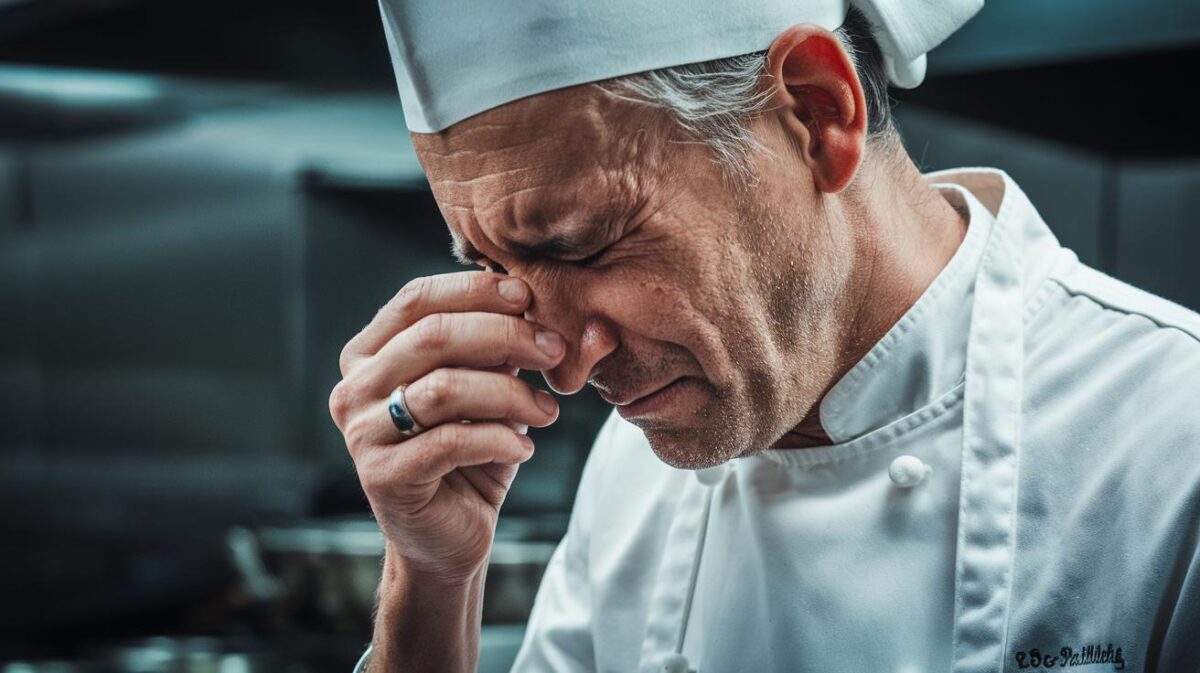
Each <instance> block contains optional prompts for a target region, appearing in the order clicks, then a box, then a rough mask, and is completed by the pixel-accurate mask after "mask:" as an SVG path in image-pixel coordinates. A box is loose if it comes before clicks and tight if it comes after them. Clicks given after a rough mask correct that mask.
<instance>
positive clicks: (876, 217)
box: [772, 157, 967, 448]
mask: <svg viewBox="0 0 1200 673" xmlns="http://www.w3.org/2000/svg"><path fill="white" fill-rule="evenodd" d="M885 164H886V165H885ZM864 173H866V174H865V175H864ZM856 182H858V183H859V184H865V185H873V187H872V189H871V190H870V191H869V192H868V191H865V190H863V191H860V192H858V193H851V194H847V196H846V199H845V200H846V207H845V212H846V216H847V217H846V220H847V224H848V226H854V227H856V229H857V231H858V246H857V250H856V252H855V254H856V255H857V257H858V262H857V264H856V270H855V274H854V276H855V278H856V280H855V281H854V282H853V283H852V285H851V288H852V291H851V299H850V301H849V303H848V304H847V307H846V311H845V313H844V314H843V317H842V321H843V324H845V325H847V326H848V327H847V328H846V329H844V330H843V331H842V335H843V338H842V348H841V357H840V358H839V362H838V366H837V369H836V374H835V375H834V376H833V377H832V378H831V379H830V381H829V382H828V385H827V386H826V387H825V390H824V391H823V393H822V395H821V398H820V399H819V400H818V401H817V403H816V404H814V405H813V406H812V408H811V409H810V410H809V411H808V413H807V414H806V415H805V416H804V419H803V420H802V421H801V422H800V423H799V424H798V425H796V426H795V427H794V428H792V429H791V430H790V431H788V432H787V433H786V434H785V435H784V436H783V437H781V438H780V439H779V441H777V442H776V443H775V444H774V445H773V446H772V448H810V447H814V446H826V445H829V444H831V443H832V442H831V441H830V439H829V436H828V435H827V434H826V433H825V430H824V427H823V426H822V425H821V418H820V407H821V400H823V399H824V396H825V395H826V394H828V392H829V390H830V389H831V388H832V387H833V386H834V384H835V383H837V382H838V381H839V380H841V378H842V377H843V376H845V375H846V373H847V372H849V371H850V369H851V368H853V367H854V365H855V364H856V363H858V361H859V360H861V359H862V358H863V356H865V355H866V354H867V352H868V351H869V350H871V348H872V347H873V346H874V345H875V344H876V343H877V342H878V341H879V340H880V339H881V338H883V335H885V334H886V333H887V332H888V330H890V329H891V328H892V326H893V325H895V324H896V322H897V321H898V320H899V319H900V317H901V316H903V315H904V313H905V312H907V311H908V310H909V309H910V308H912V305H913V304H915V303H916V301H917V299H918V298H919V297H920V296H921V294H923V293H924V292H925V290H926V289H927V288H928V287H929V285H930V284H931V283H932V282H933V279H934V278H936V277H937V275H938V273H940V272H941V270H942V269H943V268H945V266H946V264H947V263H948V262H949V261H950V258H951V257H953V256H954V252H955V250H957V249H958V246H959V244H961V243H962V240H963V236H964V235H965V234H966V226H967V222H966V218H965V217H964V216H963V215H962V214H960V213H959V212H958V211H957V210H955V209H954V207H953V206H951V205H950V203H949V202H947V201H946V199H945V198H943V197H942V195H941V194H940V193H939V192H938V190H937V189H934V188H932V187H930V186H929V185H928V184H927V183H926V182H925V180H924V178H922V176H921V174H920V172H919V171H918V170H917V168H916V166H914V165H913V163H912V162H911V161H910V160H908V159H907V157H905V160H904V167H903V170H902V171H901V172H900V174H899V175H897V174H896V173H895V167H894V162H880V161H872V162H867V163H864V165H863V167H862V169H861V170H860V174H859V178H858V179H857V180H856ZM874 185H878V187H877V188H876V187H874Z"/></svg>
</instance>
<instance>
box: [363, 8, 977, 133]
mask: <svg viewBox="0 0 1200 673" xmlns="http://www.w3.org/2000/svg"><path fill="white" fill-rule="evenodd" d="M850 5H853V6H855V7H857V8H858V9H859V10H861V11H862V13H863V14H864V15H865V16H866V17H867V18H868V19H869V20H870V22H871V23H872V25H873V26H875V39H876V41H877V42H878V43H879V47H880V49H881V51H882V52H883V58H884V65H885V68H886V70H887V75H888V79H890V80H891V82H892V84H895V85H896V86H899V87H903V88H912V87H915V86H917V85H918V84H920V83H921V80H923V79H924V78H925V53H926V52H928V51H929V50H930V49H932V48H933V47H935V46H937V45H938V44H939V43H941V42H942V40H944V39H946V37H947V36H949V35H950V33H952V32H954V31H955V30H956V29H958V27H959V26H961V25H962V24H964V23H966V21H967V19H970V18H971V17H972V16H973V15H974V14H975V12H977V11H979V8H980V7H982V6H983V0H740V1H739V0H379V6H380V11H381V12H382V14H383V26H384V32H385V33H386V35H387V42H388V47H389V49H391V52H392V65H393V67H394V68H395V70H396V82H397V85H398V86H399V89H400V101H401V103H402V105H403V106H404V116H405V119H406V120H407V122H408V128H409V130H410V131H414V132H417V133H431V132H434V131H440V130H442V129H444V128H446V127H448V126H450V125H452V124H454V123H455V122H458V121H461V120H463V119H466V118H467V117H470V116H472V115H474V114H478V113H480V112H483V111H484V110H488V109H491V108H493V107H497V106H499V105H503V104H505V103H508V102H510V101H514V100H517V99H519V98H524V97H526V96H532V95H534V94H538V93H542V92H545V91H551V90H553V89H560V88H563V87H568V86H573V85H576V84H583V83H586V82H596V81H599V80H604V79H609V78H611V77H618V76H621V75H629V74H632V73H637V72H643V71H646V70H655V69H658V68H666V67H670V66H676V65H683V64H687V63H698V62H701V61H709V60H713V59H718V58H726V57H729V56H738V55H741V54H748V53H751V52H756V51H762V50H765V49H766V48H767V47H769V46H770V45H771V41H772V40H773V39H774V38H775V37H776V36H777V35H778V34H779V33H781V32H783V31H784V30H785V29H786V28H788V27H790V26H792V25H795V24H798V23H813V24H816V25H818V26H821V27H823V28H826V29H828V30H834V29H836V28H837V27H838V26H841V25H842V22H843V21H844V20H845V18H846V12H847V11H848V10H849V7H850Z"/></svg>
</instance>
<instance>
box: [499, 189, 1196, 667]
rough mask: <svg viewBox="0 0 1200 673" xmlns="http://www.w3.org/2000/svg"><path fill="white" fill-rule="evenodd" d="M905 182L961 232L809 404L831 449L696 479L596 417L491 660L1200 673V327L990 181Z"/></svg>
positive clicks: (626, 427)
mask: <svg viewBox="0 0 1200 673" xmlns="http://www.w3.org/2000/svg"><path fill="white" fill-rule="evenodd" d="M926 178H927V180H928V181H929V182H930V183H933V184H935V185H936V186H937V187H938V189H939V190H940V191H941V192H942V194H943V195H944V196H945V197H946V198H947V199H948V200H950V201H951V202H952V203H957V204H958V205H960V206H961V205H964V204H965V206H966V207H967V208H968V209H969V215H970V216H969V225H968V228H967V234H966V236H965V238H964V240H963V242H962V244H961V245H960V246H959V249H958V250H957V251H956V253H955V255H954V256H953V258H952V259H951V260H950V262H949V263H948V264H947V266H946V267H945V269H944V270H943V271H942V272H941V273H940V274H939V275H938V276H937V278H936V279H935V280H934V281H933V283H932V284H931V285H930V287H929V288H928V289H927V290H926V291H925V292H924V294H923V295H922V296H921V297H920V298H919V299H918V301H917V302H916V303H915V304H914V305H913V307H912V308H911V309H910V310H909V311H908V312H907V313H906V314H905V315H904V316H903V317H902V318H901V319H900V320H899V321H898V322H897V323H896V325H895V326H893V327H892V329H891V330H889V331H888V333H887V334H886V335H885V336H884V337H883V338H882V339H881V340H880V341H879V342H878V343H877V344H876V345H875V346H874V347H873V348H872V349H871V351H870V352H869V353H868V354H867V355H866V356H865V357H864V358H863V359H862V361H860V362H859V363H858V364H857V365H856V366H855V367H854V368H853V369H851V370H850V372H848V373H847V374H846V375H845V376H844V377H843V378H842V379H841V380H840V381H838V382H837V384H836V385H835V386H834V387H833V388H832V389H831V390H830V392H829V394H828V395H827V396H826V397H825V398H824V399H823V400H822V402H821V408H820V412H821V413H820V418H821V422H822V425H823V426H824V429H825V431H826V432H827V433H828V435H829V436H830V438H831V439H832V440H833V442H834V444H833V445H832V446H828V447H820V448H808V449H792V450H765V451H762V452H759V453H756V454H754V455H751V456H747V457H744V458H738V459H734V460H732V461H730V462H729V463H726V464H725V465H724V466H721V467H720V468H715V469H710V470H705V471H701V472H699V473H693V472H691V471H687V470H679V469H675V468H672V467H670V466H668V465H666V464H664V463H663V462H661V461H660V460H659V459H658V458H657V457H656V456H655V455H654V453H653V452H652V451H651V449H650V447H649V445H648V444H647V442H646V439H645V437H644V436H643V435H642V433H641V431H640V430H638V429H637V428H636V427H635V426H633V425H631V424H629V423H627V422H625V421H624V420H623V419H621V418H620V417H619V416H618V415H616V414H613V415H612V416H611V417H610V418H609V420H608V422H607V423H606V424H605V426H604V427H603V428H602V430H601V431H600V434H599V436H598V438H597V440H596V443H595V446H594V448H593V450H592V453H591V455H590V457H589V459H588V463H587V466H586V468H585V470H584V475H583V479H582V481H581V484H580V487H579V491H578V494H577V496H576V503H575V508H574V511H573V513H572V516H571V521H570V525H569V528H568V532H567V534H566V536H565V537H564V539H563V540H562V542H561V544H560V545H559V547H558V549H557V551H556V552H555V554H554V556H553V558H552V560H551V562H550V565H549V566H548V568H547V570H546V574H545V576H544V578H543V581H542V585H541V588H540V589H539V592H538V596H537V600H536V603H535V606H534V609H533V614H532V617H531V619H530V622H529V626H528V630H527V632H526V636H525V641H524V643H523V645H522V647H521V651H520V653H519V654H518V657H517V661H516V664H515V666H514V669H513V670H514V671H516V672H518V673H535V672H539V673H540V672H543V671H605V672H609V671H611V672H613V673H618V672H619V673H626V672H630V671H643V672H649V671H659V670H663V663H664V661H665V659H664V658H665V657H667V656H669V655H670V654H671V653H673V652H675V651H676V650H677V649H681V650H682V654H683V655H684V656H685V657H686V659H687V664H688V666H690V668H691V669H693V670H698V671H700V672H701V673H725V672H734V671H754V672H755V673H761V672H770V671H774V672H779V673H801V672H813V673H818V672H820V673H829V672H841V671H847V672H856V673H884V672H892V671H895V672H905V673H907V672H913V673H917V672H928V671H952V672H954V673H983V672H992V673H999V672H1001V671H1025V670H1028V671H1048V670H1051V669H1062V670H1069V671H1078V672H1080V673H1094V672H1098V671H1109V670H1127V671H1135V672H1138V673H1141V672H1143V671H1164V672H1170V673H1174V672H1176V671H1179V672H1184V671H1189V672H1194V671H1200V554H1198V551H1197V550H1198V549H1200V542H1198V540H1200V316H1197V315H1196V314H1194V313H1191V312H1189V311H1187V310H1185V309H1183V308H1181V307H1179V306H1177V305H1174V304H1171V303H1170V302H1167V301H1165V300H1163V299H1160V298H1158V297H1155V296H1152V295H1150V294H1148V293H1145V292H1142V291H1139V290H1136V289H1134V288H1132V287H1130V286H1128V285H1125V284H1123V283H1120V282H1118V281H1116V280H1114V279H1112V278H1110V277H1108V276H1105V275H1103V274H1101V273H1099V272H1097V271H1095V270H1093V269H1091V268H1088V267H1087V266H1085V265H1083V264H1082V263H1080V262H1079V261H1078V259H1077V258H1076V256H1075V255H1074V254H1073V253H1072V252H1071V251H1070V250H1068V249H1065V248H1063V247H1062V246H1061V245H1060V244H1059V243H1058V241H1057V240H1056V239H1055V238H1054V236H1053V235H1052V234H1051V232H1050V230H1049V229H1048V228H1047V226H1046V224H1045V223H1044V222H1043V221H1042V219H1041V217H1040V216H1039V215H1038V214H1037V212H1036V211H1035V210H1034V208H1033V206H1032V205H1031V204H1030V202H1029V200H1028V199H1027V197H1026V196H1025V194H1024V193H1023V192H1022V191H1021V190H1020V188H1019V187H1018V186H1017V185H1016V184H1015V183H1014V182H1013V181H1012V179H1011V178H1010V177H1009V176H1008V175H1007V174H1005V173H1004V172H1002V171H998V170H994V169H986V168H979V169H958V170H953V171H940V172H935V173H930V174H927V176H926ZM901 456H911V457H915V458H916V459H918V460H919V461H921V462H923V463H924V464H925V465H927V466H928V467H929V468H930V471H929V473H928V475H927V476H926V477H925V478H924V479H923V480H922V481H921V482H920V483H918V484H917V485H915V486H911V487H909V488H903V487H901V486H900V485H899V484H898V483H896V481H894V480H893V479H891V478H890V477H889V471H888V468H889V466H890V465H891V464H892V462H893V461H894V460H895V459H897V458H899V457H901ZM698 477H700V478H698ZM693 577H694V578H695V579H694V580H693ZM693 582H694V585H693ZM685 609H686V611H687V626H686V629H683V628H682V626H683V623H684V612H685ZM681 631H683V633H682V647H681V648H680V638H681Z"/></svg>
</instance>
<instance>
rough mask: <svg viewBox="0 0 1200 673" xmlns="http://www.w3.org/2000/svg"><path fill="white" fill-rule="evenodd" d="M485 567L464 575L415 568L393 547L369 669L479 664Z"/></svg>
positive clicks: (467, 668)
mask: <svg viewBox="0 0 1200 673" xmlns="http://www.w3.org/2000/svg"><path fill="white" fill-rule="evenodd" d="M485 571H486V568H481V569H480V570H479V571H477V572H476V573H475V574H473V575H468V576H465V577H463V578H462V579H461V580H447V579H446V578H443V577H434V576H430V575H427V574H423V573H421V572H419V571H416V570H414V569H413V568H412V567H411V566H409V565H408V564H406V563H405V562H404V561H403V559H402V557H401V556H400V555H398V554H395V553H394V550H393V549H391V548H389V549H388V553H387V555H386V556H385V561H384V572H383V579H382V581H381V582H380V585H379V606H378V611H377V613H376V618H375V637H374V639H373V642H372V644H371V647H370V648H369V650H368V653H369V657H368V656H367V655H366V654H364V658H369V662H365V663H366V666H365V667H364V670H405V671H425V670H429V671H439V672H444V673H452V672H455V671H463V673H468V672H471V671H474V670H475V667H476V663H477V660H478V657H479V631H480V622H481V619H482V614H483V582H484V577H485Z"/></svg>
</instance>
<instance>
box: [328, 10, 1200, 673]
mask: <svg viewBox="0 0 1200 673" xmlns="http://www.w3.org/2000/svg"><path fill="white" fill-rule="evenodd" d="M381 7H382V15H383V21H384V27H385V32H386V35H387V38H388V41H389V44H390V46H391V50H392V55H393V61H394V66H395V69H396V73H397V78H398V82H399V89H400V98H401V102H402V104H403V107H404V111H405V117H406V119H407V123H408V125H409V129H410V130H411V131H412V138H413V143H414V146H415V149H416V151H417V155H418V157H419V158H420V160H421V162H422V165H423V167H424V169H425V171H426V174H427V175H428V177H429V181H430V185H431V188H432V190H433V194H434V196H435V197H436V199H437V202H438V204H439V206H440V208H441V211H442V213H443V215H444V216H445V220H446V224H447V227H448V228H449V231H450V235H451V238H452V240H453V243H454V250H455V253H456V255H457V256H458V257H459V258H460V259H461V260H462V261H463V262H465V263H468V264H477V265H479V266H481V267H483V270H478V271H464V272H461V273H453V274H447V275H444V276H435V277H429V278H422V279H417V280H414V281H413V282H411V283H409V284H408V285H407V286H405V288H404V289H402V290H401V291H400V292H399V293H398V294H397V295H396V296H395V297H394V298H393V299H392V300H391V301H389V302H388V304H387V305H386V306H384V307H383V308H382V309H381V310H380V311H379V313H378V314H377V315H376V316H375V318H374V319H373V320H372V321H371V322H370V324H368V325H367V326H366V327H365V328H364V329H363V330H362V331H361V332H360V333H359V334H357V335H356V336H355V337H354V338H353V339H351V340H350V342H349V343H347V344H346V347H345V349H344V350H343V352H342V356H341V362H340V366H341V371H342V375H343V378H342V381H341V382H340V383H339V384H338V385H337V386H336V387H335V388H334V390H333V391H332V394H331V396H330V410H331V413H332V415H333V418H334V420H335V422H336V423H337V425H338V427H339V429H341V431H342V432H343V434H344V436H345V439H346V444H347V448H348V449H349V451H350V454H351V456H352V458H353V460H354V463H355V466H356V469H357V471H358V475H359V478H360V480H361V482H362V485H363V488H364V491H365V493H366V494H367V497H368V499H369V501H370V504H371V507H372V509H373V511H374V513H375V515H376V518H377V519H378V521H379V524H380V527H381V529H382V531H383V534H384V536H385V538H386V540H387V552H386V561H385V565H384V573H383V579H382V582H381V584H380V587H379V607H378V613H377V618H376V624H375V636H374V640H373V643H372V646H371V648H370V649H369V650H368V651H367V653H366V654H365V655H364V657H363V659H362V661H361V662H360V664H359V668H360V669H361V670H369V671H371V672H372V673H381V672H384V671H439V672H442V673H444V672H447V671H472V670H474V669H475V666H476V664H477V660H478V647H479V637H480V605H481V600H482V589H483V578H484V571H485V568H486V563H487V556H488V553H489V551H490V548H491V541H492V535H493V532H494V527H495V523H496V517H497V515H498V512H499V509H500V506H501V503H502V502H503V499H504V495H505V493H506V492H507V489H508V487H509V485H510V484H511V483H512V480H513V479H514V478H515V476H516V472H517V465H518V464H519V463H521V462H523V461H525V460H527V459H528V458H529V457H530V456H531V455H532V453H533V451H534V450H535V448H534V446H533V444H532V442H531V441H530V440H529V438H528V437H527V436H526V435H525V431H526V429H527V428H528V427H529V426H544V425H548V424H550V423H552V422H554V420H555V419H556V417H557V414H558V405H557V401H556V400H555V398H554V397H553V396H552V395H551V394H549V393H547V392H546V391H542V390H537V389H535V387H533V386H530V385H528V384H526V383H524V382H523V381H522V380H521V379H519V378H517V377H516V376H515V375H514V374H515V373H516V372H517V371H518V370H519V369H532V370H538V371H541V372H543V374H544V376H545V379H546V382H547V383H548V385H549V386H550V387H551V388H552V389H554V390H555V391H557V392H559V393H564V394H565V393H572V392H575V391H577V390H579V389H580V388H582V387H583V386H584V385H592V386H594V387H595V388H596V389H597V390H598V391H599V393H600V394H601V395H602V396H603V397H604V398H605V399H606V400H608V401H609V402H611V403H612V404H613V405H614V406H615V412H614V414H613V415H612V416H611V417H610V418H609V420H608V422H607V423H606V424H605V425H604V427H603V429H602V430H601V432H600V434H599V436H598V438H597V439H596V442H595V445H594V447H593V450H592V452H591V454H590V457H589V459H588V463H587V466H586V469H585V471H584V475H583V479H582V482H581V485H580V487H579V491H578V495H577V499H576V503H575V507H574V511H573V513H572V516H571V519H570V524H569V528H568V531H567V533H566V536H565V537H564V539H563V540H562V542H561V544H560V545H559V547H558V549H557V551H556V553H555V554H554V556H553V558H552V560H551V562H550V564H549V567H548V569H547V570H546V574H545V576H544V579H543V580H542V586H541V589H540V591H539V593H538V597H537V602H536V605H535V607H534V610H533V614H532V617H531V619H530V621H529V624H528V629H527V631H526V636H525V641H524V644H523V646H522V648H521V650H520V653H519V655H518V657H517V661H516V664H515V669H514V670H516V671H522V672H529V673H532V672H541V671H612V672H627V671H642V672H646V673H649V672H651V671H669V672H677V673H683V672H685V671H701V672H711V673H724V672H732V671H755V672H764V671H774V672H780V673H785V672H786V673H794V672H798V671H813V672H817V671H820V672H836V671H848V672H863V673H866V672H870V673H882V672H898V673H900V672H905V673H907V672H913V673H917V672H931V671H952V672H954V673H1000V672H1002V671H1026V670H1027V671H1049V670H1059V669H1061V670H1070V671H1080V672H1081V673H1083V672H1087V673H1093V672H1101V671H1126V670H1127V671H1137V672H1139V673H1141V672H1144V671H1145V672H1148V671H1162V672H1168V673H1175V672H1180V673H1182V672H1194V671H1198V670H1200V553H1198V550H1200V317H1197V316H1196V315H1195V314H1193V313H1191V312H1189V311H1187V310H1185V309H1183V308H1181V307H1179V306H1176V305H1173V304H1171V303H1169V302H1167V301H1165V300H1162V299H1159V298H1157V297H1154V296H1152V295H1150V294H1147V293H1145V292H1142V291H1139V290H1137V289H1134V288H1132V287H1130V286H1128V285H1125V284H1123V283H1121V282H1119V281H1116V280H1114V279H1112V278H1110V277H1108V276H1105V275H1103V274H1102V273H1099V272H1097V271H1095V270H1093V269H1090V268H1088V267H1087V266H1086V265H1084V264H1082V263H1080V262H1079V260H1078V259H1077V258H1076V256H1075V255H1074V254H1073V253H1072V252H1071V251H1070V250H1068V249H1065V248H1063V247H1062V246H1061V245H1060V244H1059V243H1058V241H1057V240H1056V239H1055V237H1054V235H1053V234H1052V233H1051V227H1050V226H1048V225H1047V223H1046V222H1044V221H1043V220H1042V218H1041V217H1040V216H1039V215H1038V213H1037V211H1036V210H1035V208H1034V206H1033V204H1031V203H1030V202H1029V200H1028V199H1027V198H1026V196H1025V194H1024V193H1023V192H1022V190H1021V188H1020V187H1019V186H1018V185H1017V184H1015V183H1014V182H1013V180H1012V179H1011V178H1009V176H1007V175H1006V174H1005V173H1004V172H1002V171H1000V170H995V169H990V168H968V169H959V170H950V171H941V172H936V173H927V174H921V173H920V172H919V171H918V170H917V168H916V167H915V166H914V164H913V162H912V160H911V159H910V158H909V156H908V155H907V153H906V152H905V150H904V148H903V146H902V144H901V143H900V142H899V140H898V137H897V133H896V130H895V128H894V127H893V126H892V123H891V119H890V112H889V110H888V105H887V87H888V86H889V85H894V86H902V87H912V86H916V85H917V84H919V83H920V81H921V80H922V78H923V75H924V68H925V53H926V52H927V51H928V50H929V49H931V48H932V47H933V46H935V45H936V44H938V43H939V42H941V41H942V40H943V39H944V38H945V37H946V36H947V35H948V34H950V33H951V32H952V31H953V30H955V29H956V28H957V27H958V26H959V25H961V24H962V23H964V22H965V21H966V20H968V19H969V18H970V17H971V15H972V14H974V13H975V12H976V11H977V10H978V8H979V2H978V1H977V0H930V1H923V2H900V1H899V0H851V1H850V2H849V3H846V2H845V1H844V0H757V1H755V2H740V3H734V2H718V1H716V0H657V1H656V2H651V3H645V2H636V1H635V0H604V1H603V2H577V1H574V0H543V1H538V2H519V3H495V2H490V3H489V2H481V1H479V0H383V1H382V4H381ZM1029 113H1030V114H1033V115H1037V114H1042V112H1041V111H1039V110H1038V109H1037V105H1036V101H1029ZM1052 224H1053V223H1051V225H1052Z"/></svg>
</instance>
